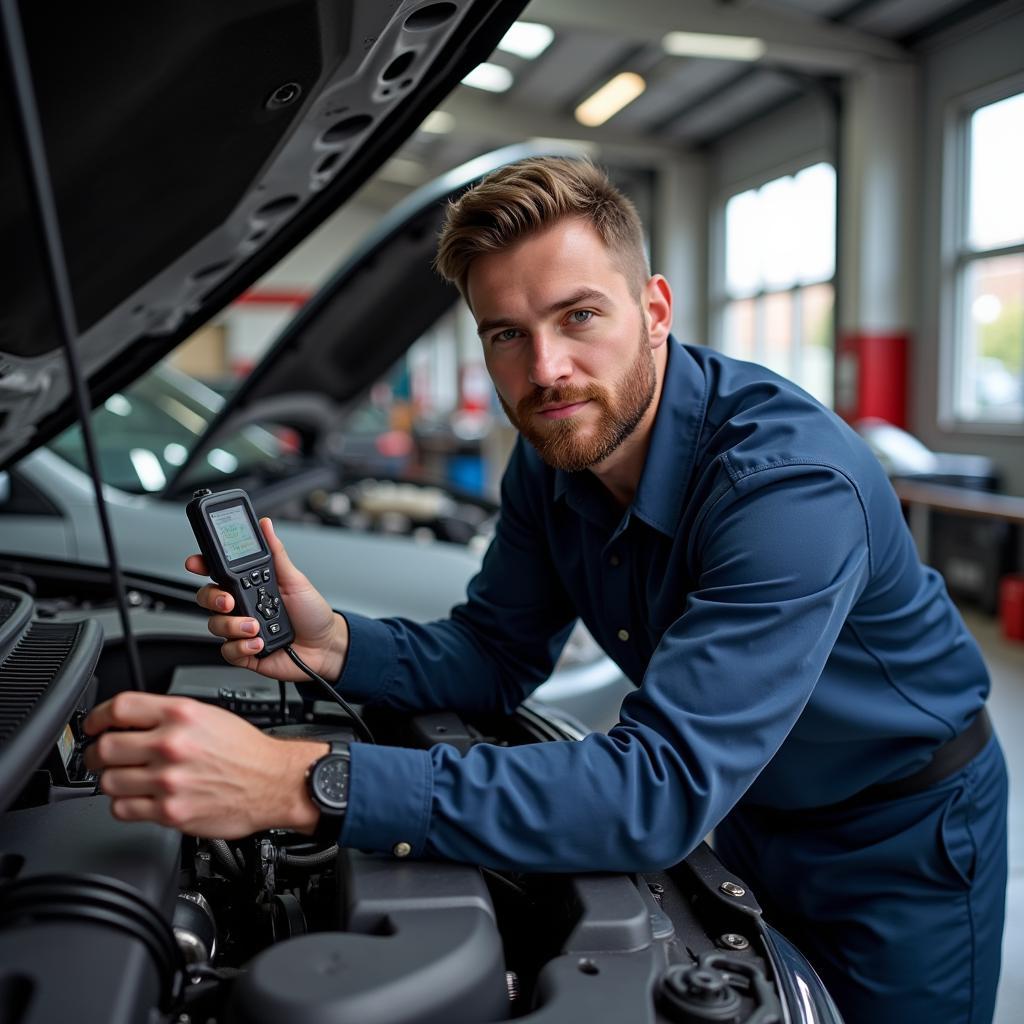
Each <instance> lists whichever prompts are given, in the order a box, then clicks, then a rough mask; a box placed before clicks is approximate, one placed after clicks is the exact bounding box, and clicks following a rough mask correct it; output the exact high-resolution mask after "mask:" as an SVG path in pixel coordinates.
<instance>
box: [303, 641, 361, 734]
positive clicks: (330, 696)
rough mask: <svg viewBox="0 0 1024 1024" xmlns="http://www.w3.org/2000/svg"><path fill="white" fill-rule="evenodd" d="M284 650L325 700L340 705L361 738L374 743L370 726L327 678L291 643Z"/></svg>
mask: <svg viewBox="0 0 1024 1024" xmlns="http://www.w3.org/2000/svg"><path fill="white" fill-rule="evenodd" d="M285 651H286V652H287V654H288V657H289V658H291V659H292V661H294V662H295V664H296V665H297V666H298V668H299V669H300V670H301V671H302V672H305V674H306V675H307V676H309V678H310V679H312V680H313V682H314V683H316V684H317V685H318V686H319V687H320V689H321V690H322V691H323V694H324V697H326V698H327V700H333V701H334V703H335V704H338V705H339V706H340V707H341V709H342V711H344V712H345V714H346V715H348V717H349V718H351V719H352V723H353V724H354V725H355V727H356V731H357V732H358V733H359V734H360V735H361V736H362V737H363V739H364V740H366V742H367V743H376V742H377V741H376V740H375V739H374V738H373V733H372V732H370V727H369V726H368V725H367V724H366V723H365V722H364V721H363V720H362V718H360V716H359V714H358V713H357V712H356V710H355V708H353V707H352V705H351V704H349V702H348V701H347V700H345V698H344V697H342V695H341V694H340V693H338V691H337V690H336V689H335V688H334V687H333V686H331V684H330V683H329V682H327V680H326V679H324V677H323V676H321V675H318V674H317V673H316V672H314V671H313V670H312V669H311V668H310V667H309V666H308V665H307V664H306V663H305V662H304V661H303V660H302V659H301V658H300V657H299V656H298V655H297V654H296V653H295V650H294V648H293V647H292V645H291V644H289V645H288V646H287V647H286V648H285Z"/></svg>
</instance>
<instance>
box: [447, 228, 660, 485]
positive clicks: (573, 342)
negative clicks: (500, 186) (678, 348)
mask: <svg viewBox="0 0 1024 1024" xmlns="http://www.w3.org/2000/svg"><path fill="white" fill-rule="evenodd" d="M466 292H467V298H468V299H469V303H470V307H471V308H472V310H473V312H474V314H475V316H476V319H477V324H478V329H479V333H480V338H481V341H482V343H483V347H484V358H485V360H486V363H487V369H488V372H489V373H490V375H491V378H492V380H493V381H494V385H495V387H496V388H497V391H498V398H499V399H500V401H501V404H502V407H503V408H504V409H505V412H506V414H507V415H508V417H509V419H510V420H511V421H512V423H513V425H514V426H515V427H516V428H517V429H518V430H519V431H520V433H521V434H522V435H523V436H524V437H525V438H526V439H527V440H528V441H529V442H530V443H531V444H532V445H533V446H534V447H535V448H536V449H537V451H538V452H539V454H540V455H541V457H542V458H543V459H544V461H545V462H547V463H548V464H549V465H552V466H554V467H555V468H557V469H563V470H567V471H570V472H571V471H578V470H582V469H586V468H588V467H590V466H594V465H597V464H599V463H601V462H604V461H605V460H606V459H607V458H608V457H609V456H611V455H612V454H613V453H614V452H615V451H616V449H618V448H619V446H620V445H621V444H622V442H623V441H624V440H625V439H626V438H627V437H629V435H630V434H631V433H632V432H633V431H634V430H635V428H636V426H637V424H638V423H640V421H641V419H642V418H643V416H644V413H645V412H646V411H647V409H648V407H649V406H650V404H651V400H652V398H653V396H654V393H655V387H656V375H655V364H654V358H653V355H652V352H651V348H652V346H651V339H650V335H649V333H648V330H647V323H646V319H645V316H644V313H643V308H642V296H639V295H637V293H636V287H635V285H633V284H631V283H630V282H628V281H627V280H626V278H625V276H624V275H623V273H622V270H621V269H620V268H619V266H618V265H617V264H616V263H615V262H614V260H613V259H612V257H611V255H610V254H609V252H608V250H607V249H606V248H605V246H604V243H603V242H602V241H601V238H600V236H599V235H598V234H597V232H596V231H594V229H593V228H592V227H591V226H590V225H589V224H587V223H586V222H585V221H583V220H579V219H572V220H566V221H562V222H560V223H558V224H556V225H554V226H553V227H551V228H549V229H547V230H546V231H544V232H541V233H538V234H536V235H532V236H530V237H528V238H526V239H524V240H523V241H522V242H520V243H518V244H517V245H515V246H514V247H513V248H511V249H508V250H506V251H504V252H500V253H493V254H490V255H487V256H481V257H478V258H477V259H475V260H474V261H473V264H472V266H471V268H470V272H469V278H468V280H467V287H466Z"/></svg>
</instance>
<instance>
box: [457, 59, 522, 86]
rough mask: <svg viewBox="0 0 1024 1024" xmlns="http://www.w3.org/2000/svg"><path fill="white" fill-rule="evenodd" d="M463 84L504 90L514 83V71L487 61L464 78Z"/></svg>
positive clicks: (478, 65)
mask: <svg viewBox="0 0 1024 1024" xmlns="http://www.w3.org/2000/svg"><path fill="white" fill-rule="evenodd" d="M462 84H463V85H471V86H472V87H473V88H474V89H485V90H486V91H487V92H504V91H505V90H506V89H508V88H510V87H511V85H512V72H511V71H509V69H508V68H503V67H502V66H501V65H500V64H491V63H489V62H487V61H485V62H484V63H483V64H477V66H476V67H475V68H473V70H472V71H470V73H469V74H468V75H466V77H465V78H464V79H463V80H462Z"/></svg>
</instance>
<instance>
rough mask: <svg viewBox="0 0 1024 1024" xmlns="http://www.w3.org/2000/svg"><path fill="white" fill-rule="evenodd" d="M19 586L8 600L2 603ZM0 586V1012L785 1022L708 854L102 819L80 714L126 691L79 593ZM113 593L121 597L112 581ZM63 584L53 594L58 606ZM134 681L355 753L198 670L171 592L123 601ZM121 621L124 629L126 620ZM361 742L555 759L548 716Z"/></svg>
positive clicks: (424, 719)
mask: <svg viewBox="0 0 1024 1024" xmlns="http://www.w3.org/2000/svg"><path fill="white" fill-rule="evenodd" d="M19 574H20V577H24V578H26V579H29V580H30V581H31V582H32V589H35V590H36V593H35V595H34V596H33V595H32V594H30V593H28V592H27V589H29V588H25V587H19V586H15V585H11V581H12V580H15V581H16V579H17V578H20V577H19ZM4 579H5V580H6V583H0V780H2V782H0V799H2V801H3V803H0V807H6V810H5V811H4V812H3V813H0V1019H2V1020H3V1021H4V1022H10V1024H42V1022H51V1021H55V1020H71V1019H73V1020H79V1021H97V1022H104V1024H122V1022H123V1024H135V1022H140V1021H147V1022H158V1021H159V1022H163V1021H167V1022H170V1021H175V1022H178V1024H190V1022H199V1021H203V1022H216V1024H219V1022H225V1024H228V1022H230V1024H262V1022H264V1021H268V1022H269V1021H275V1022H276V1021H281V1020H287V1021H289V1022H294V1024H306V1022H309V1024H315V1022H321V1021H323V1022H327V1021H360V1022H363V1024H374V1022H380V1024H432V1022H437V1024H440V1022H445V1024H484V1022H492V1021H499V1020H507V1019H521V1020H524V1021H529V1022H531V1024H547V1022H554V1021H568V1020H584V1019H590V1020H593V1021H595V1022H600V1021H615V1022H621V1021H625V1020H629V1021H651V1022H660V1021H677V1022H688V1021H710V1020H718V1021H734V1022H754V1021H756V1022H758V1024H770V1022H772V1021H778V1022H781V1021H784V1020H788V1019H789V1016H788V1014H786V1012H785V1011H784V1010H783V1005H784V1000H785V997H784V995H783V992H784V988H785V986H784V984H783V982H784V978H783V977H782V973H783V972H781V971H780V966H779V962H778V960H777V953H776V951H775V947H774V944H773V942H772V941H771V937H770V930H769V929H767V928H766V927H765V926H764V924H763V923H762V921H761V918H760V911H759V909H758V907H757V904H756V902H755V901H754V899H753V897H752V895H751V894H750V893H749V892H748V891H747V890H746V889H745V887H744V886H743V884H742V883H741V881H740V880H738V879H735V878H734V876H732V875H731V874H730V873H729V872H728V871H727V870H726V869H725V868H724V867H723V866H722V865H721V864H720V863H719V862H718V861H717V859H716V858H715V856H714V854H713V853H712V851H711V850H710V848H708V847H707V846H706V845H702V846H701V847H700V848H698V849H697V850H696V851H695V852H694V853H693V854H692V855H691V856H690V857H689V858H687V860H686V861H684V862H683V863H681V864H680V865H678V866H676V867H675V868H672V869H670V870H669V871H666V872H658V873H652V874H645V875H624V874H606V875H573V874H564V875H526V874H518V873H511V872H504V871H503V872H497V871H492V870H490V869H487V868H481V867H477V866H473V865H465V864H453V863H438V862H428V861H414V860H404V859H400V858H396V857H393V856H391V855H381V854H376V853H366V852H362V851H358V850H349V849H339V848H338V847H337V846H328V847H324V846H322V845H317V844H316V843H315V842H314V841H313V840H311V839H309V838H307V837H305V836H302V835H297V834H294V833H289V832H286V831H282V830H269V831H267V832H263V833H259V834H257V835H252V836H248V837H246V838H244V839H241V840H233V841H231V842H227V841H224V840H205V839H196V838H194V837H191V836H187V835H182V834H180V833H178V832H176V831H174V830H171V829H167V828H163V827H161V826H158V825H152V824H138V823H125V822H121V821H118V820H116V819H114V818H113V817H112V815H111V814H110V809H109V800H108V798H107V797H106V796H104V795H103V794H102V793H100V792H98V786H97V779H96V777H95V776H94V775H92V774H90V772H89V771H88V770H87V769H86V768H85V767H84V764H83V760H82V757H83V751H84V748H85V745H86V742H87V741H86V738H85V736H84V734H83V733H82V730H81V722H82V719H83V718H84V716H85V714H86V712H87V711H88V709H89V708H90V707H91V706H93V704H94V703H96V702H97V701H98V700H101V699H105V698H106V697H107V696H110V695H112V694H113V693H116V692H117V691H118V690H119V689H121V688H123V685H124V684H123V682H122V681H123V680H124V678H125V675H124V667H123V652H121V651H120V646H121V644H120V641H119V637H118V636H117V630H116V626H115V625H114V624H113V622H112V621H111V619H112V612H111V611H110V607H109V605H108V603H107V602H106V601H105V600H104V598H103V593H102V590H103V588H102V586H101V585H100V583H99V581H94V582H95V586H96V590H95V593H93V594H92V596H91V598H90V600H89V601H88V602H85V601H83V600H82V599H81V598H80V597H77V598H76V597H75V595H81V594H82V593H85V592H87V591H88V588H84V589H83V586H82V580H81V579H80V578H76V579H75V580H74V581H69V580H67V579H65V580H64V581H63V585H62V584H61V580H60V577H59V574H57V573H56V571H55V570H54V569H53V568H52V567H51V568H50V575H49V576H47V575H46V573H44V572H42V571H41V567H38V566H35V567H33V566H25V565H21V566H14V567H10V566H8V567H5V574H4ZM135 582H136V583H137V582H138V581H135ZM62 589H63V591H64V592H63V593H62V592H61V591H62ZM132 593H134V594H135V595H136V596H135V598H133V600H132V603H133V612H132V614H133V618H134V619H135V622H136V623H137V627H138V629H137V632H138V640H139V646H140V652H141V654H142V656H143V660H144V663H145V667H146V679H147V683H148V684H149V685H150V686H151V688H153V689H154V690H158V691H159V692H168V693H172V694H177V695H179V696H187V697H191V698H193V699H198V700H206V701H210V702H213V703H216V704H219V705H220V706H222V707H225V708H227V709H228V710H230V711H233V712H234V713H236V714H239V715H241V716H242V717H244V718H246V719H247V720H248V721H250V722H251V723H252V724H254V725H256V726H258V727H259V728H261V729H264V730H266V731H268V732H270V733H272V734H274V735H277V736H300V737H303V738H311V737H315V738H318V739H320V738H324V739H332V738H338V739H345V740H348V741H352V740H353V739H354V738H355V736H354V733H353V730H352V723H351V721H350V720H349V719H348V718H347V717H346V716H345V714H344V713H343V712H342V711H341V709H340V708H338V707H337V706H336V705H333V704H331V703H330V702H326V701H322V700H320V699H316V697H315V696H311V695H310V694H309V693H306V692H304V690H302V689H300V688H298V687H296V686H295V685H294V684H291V683H288V684H284V685H279V684H277V683H275V682H274V681H272V680H267V679H263V678H261V677H258V676H256V675H254V674H252V673H248V672H244V671H242V670H239V669H233V668H231V667H229V666H226V665H224V663H223V662H220V661H219V653H218V647H217V645H216V643H215V642H212V641H213V638H212V637H209V636H208V635H204V631H203V622H204V620H203V618H202V616H201V615H197V614H196V612H195V608H194V605H192V606H191V608H189V605H188V603H187V601H186V599H185V595H184V594H182V595H177V596H175V595H174V594H173V593H172V592H170V591H165V592H160V591H157V590H147V589H138V588H136V589H133V591H132ZM133 628H134V627H133ZM363 713H364V714H365V716H366V718H367V721H368V723H369V724H371V725H372V728H373V732H374V734H375V735H376V736H377V737H378V740H379V741H380V742H382V743H387V744H393V745H403V746H412V747H429V746H431V745H432V744H434V743H438V742H444V743H449V744H452V745H453V746H455V747H456V748H457V749H458V750H460V751H461V752H465V751H466V750H468V749H469V748H470V747H472V746H474V745H476V744H478V743H494V744H500V745H515V744H521V743H536V742H573V741H575V740H577V739H579V738H580V737H579V734H578V732H575V731H574V729H573V727H572V725H571V723H566V722H561V721H559V719H558V716H557V715H555V714H552V713H551V712H550V711H549V710H548V709H545V708H538V707H534V706H531V705H530V704H529V702H527V703H526V704H524V706H523V707H522V708H520V709H519V711H518V712H517V713H516V714H514V715H512V716H490V717H488V716H478V717H474V718H473V719H472V720H470V719H467V718H464V717H462V716H459V715H456V714H454V713H452V712H438V713H431V714H421V715H409V714H398V713H394V712H390V711H387V710H385V709H380V708H375V707H366V708H364V709H363Z"/></svg>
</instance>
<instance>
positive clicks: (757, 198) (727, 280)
mask: <svg viewBox="0 0 1024 1024" xmlns="http://www.w3.org/2000/svg"><path fill="white" fill-rule="evenodd" d="M835 222H836V176H835V169H834V168H833V167H832V166H831V165H830V164H827V163H817V164H813V165H811V166H809V167H805V168H803V169H802V170H799V171H797V172H796V173H795V174H790V175H785V176H783V177H779V178H774V179H773V180H771V181H768V182H765V183H764V184H763V185H761V186H760V187H758V188H751V189H747V190H746V191H744V192H739V193H736V194H734V195H731V196H729V198H728V199H727V200H726V202H725V216H724V246H723V257H724V258H723V260H722V266H721V267H720V268H719V279H720V281H721V287H720V289H719V294H718V296H717V301H716V302H715V303H714V326H713V337H714V338H715V341H716V346H717V347H718V348H720V349H722V350H723V351H724V352H726V353H727V354H728V355H731V356H736V357H737V358H739V359H749V360H752V361H753V362H757V363H761V364H762V365H764V366H767V367H769V368H771V369H772V370H775V371H776V372H777V373H780V374H782V375H783V376H784V377H788V378H789V379H790V380H793V381H795V382H796V383H797V384H799V385H800V386H801V387H803V388H806V389H807V390H808V391H810V392H811V394H813V395H814V396H815V397H816V398H818V399H820V400H821V401H822V402H824V403H826V404H831V402H832V366H833V354H832V353H833V333H834V332H833V315H832V310H833V306H834V302H835V289H834V286H833V276H834V274H835Z"/></svg>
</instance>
